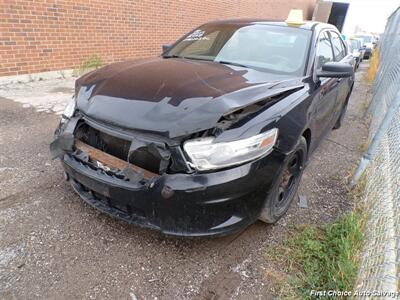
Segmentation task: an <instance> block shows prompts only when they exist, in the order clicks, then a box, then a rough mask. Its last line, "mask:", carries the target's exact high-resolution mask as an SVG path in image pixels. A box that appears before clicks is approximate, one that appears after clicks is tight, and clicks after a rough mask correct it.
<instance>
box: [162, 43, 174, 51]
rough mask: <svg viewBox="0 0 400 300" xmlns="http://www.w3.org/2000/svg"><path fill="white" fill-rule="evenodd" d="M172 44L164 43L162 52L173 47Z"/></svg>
mask: <svg viewBox="0 0 400 300" xmlns="http://www.w3.org/2000/svg"><path fill="white" fill-rule="evenodd" d="M171 46H172V44H164V45H162V53H164V52H167V51H168V50H169V48H171Z"/></svg>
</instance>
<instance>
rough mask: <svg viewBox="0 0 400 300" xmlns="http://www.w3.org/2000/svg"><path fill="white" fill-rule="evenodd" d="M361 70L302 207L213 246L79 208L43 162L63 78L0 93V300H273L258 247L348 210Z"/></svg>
mask: <svg viewBox="0 0 400 300" xmlns="http://www.w3.org/2000/svg"><path fill="white" fill-rule="evenodd" d="M366 67H367V65H366V64H363V65H361V67H360V70H359V71H358V73H357V82H356V84H355V88H354V91H353V95H352V97H351V100H350V107H349V111H348V114H347V116H346V118H345V121H344V124H343V127H342V128H341V129H340V130H337V131H333V132H332V133H331V134H330V135H329V136H328V138H327V139H326V140H325V141H324V142H323V143H322V144H321V146H320V147H319V149H318V150H317V151H316V153H315V154H314V156H313V157H312V160H311V162H310V164H309V166H308V168H307V169H306V172H305V174H304V177H303V181H302V186H301V189H300V191H299V195H302V196H305V197H306V199H307V203H308V207H307V208H302V207H300V206H299V204H298V203H295V202H294V203H293V204H292V206H291V209H290V210H289V213H288V214H287V216H286V217H285V218H283V219H282V220H281V221H280V222H279V223H278V224H277V225H275V226H271V225H266V224H263V223H260V222H258V223H256V224H254V225H252V226H250V227H249V228H248V229H247V230H245V231H243V232H242V233H240V234H237V235H234V236H229V237H225V238H216V239H215V238H214V239H204V238H202V239H177V238H170V237H165V236H163V235H161V234H158V233H155V232H152V231H149V230H143V229H139V228H136V227H134V226H131V225H127V224H124V223H122V222H119V221H115V220H113V219H111V218H110V217H108V216H105V215H103V214H101V213H99V212H97V211H96V210H95V209H93V208H91V207H89V206H88V205H86V204H85V203H84V202H83V201H81V200H80V198H79V197H78V196H77V195H76V194H75V193H74V192H73V190H72V188H71V187H70V185H69V184H68V183H67V182H65V181H64V179H63V174H62V170H61V168H60V164H59V162H58V161H52V160H51V159H50V155H49V144H50V142H51V140H52V134H53V130H54V129H55V127H56V125H57V123H58V121H59V115H57V113H59V112H60V111H62V107H63V105H64V103H65V101H67V99H69V98H70V97H71V94H72V91H73V89H72V88H73V80H52V81H39V82H35V83H29V84H14V85H8V86H0V298H4V299H55V298H57V299H74V298H86V299H94V298H101V299H193V298H194V299H271V298H272V296H271V288H273V286H271V283H270V280H269V278H268V276H266V273H267V270H269V264H268V261H267V260H266V259H265V256H264V253H265V249H266V247H267V246H268V245H269V244H271V243H276V242H277V241H280V240H281V239H283V238H284V237H285V235H286V234H287V232H288V230H290V226H289V225H291V224H304V223H315V224H318V223H325V222H329V221H331V220H333V219H335V218H336V217H337V216H339V215H341V214H342V213H343V212H345V211H346V210H348V209H349V208H350V207H351V205H352V201H351V198H350V197H349V196H348V195H347V190H346V186H345V184H344V182H345V177H346V176H347V175H348V174H349V171H350V169H351V168H352V166H353V165H354V164H356V163H357V161H358V159H359V158H360V157H361V154H362V149H361V148H362V146H361V145H362V143H363V140H364V138H365V137H366V135H367V125H366V120H365V119H364V117H363V113H364V108H365V104H364V103H365V102H366V99H367V97H368V94H367V91H368V88H369V87H368V86H367V85H366V84H365V83H364V82H363V76H364V73H365V70H366ZM268 272H270V270H269V271H268Z"/></svg>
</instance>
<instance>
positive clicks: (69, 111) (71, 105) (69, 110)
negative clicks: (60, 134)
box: [62, 98, 76, 119]
mask: <svg viewBox="0 0 400 300" xmlns="http://www.w3.org/2000/svg"><path fill="white" fill-rule="evenodd" d="M75 108H76V101H75V99H74V98H72V99H71V100H69V102H68V103H67V106H65V109H64V112H63V114H62V115H63V117H65V118H67V119H69V118H71V117H72V116H73V115H74V112H75Z"/></svg>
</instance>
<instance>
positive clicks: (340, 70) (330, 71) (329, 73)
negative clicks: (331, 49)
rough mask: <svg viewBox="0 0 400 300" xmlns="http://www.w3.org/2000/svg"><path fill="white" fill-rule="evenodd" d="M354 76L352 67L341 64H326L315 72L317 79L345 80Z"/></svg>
mask: <svg viewBox="0 0 400 300" xmlns="http://www.w3.org/2000/svg"><path fill="white" fill-rule="evenodd" d="M353 75H354V69H353V66H352V65H350V64H346V63H341V62H327V63H326V64H324V65H323V66H322V69H321V71H318V72H317V77H331V78H347V77H351V76H353Z"/></svg>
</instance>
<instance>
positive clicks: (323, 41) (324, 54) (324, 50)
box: [317, 31, 333, 69]
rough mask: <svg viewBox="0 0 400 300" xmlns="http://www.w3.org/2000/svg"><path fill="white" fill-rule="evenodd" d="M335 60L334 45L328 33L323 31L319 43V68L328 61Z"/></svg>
mask: <svg viewBox="0 0 400 300" xmlns="http://www.w3.org/2000/svg"><path fill="white" fill-rule="evenodd" d="M330 61H333V53H332V45H331V40H330V38H329V35H328V33H327V32H326V31H325V32H322V33H321V34H320V35H319V38H318V45H317V69H321V68H322V66H323V65H324V64H326V63H327V62H330Z"/></svg>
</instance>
